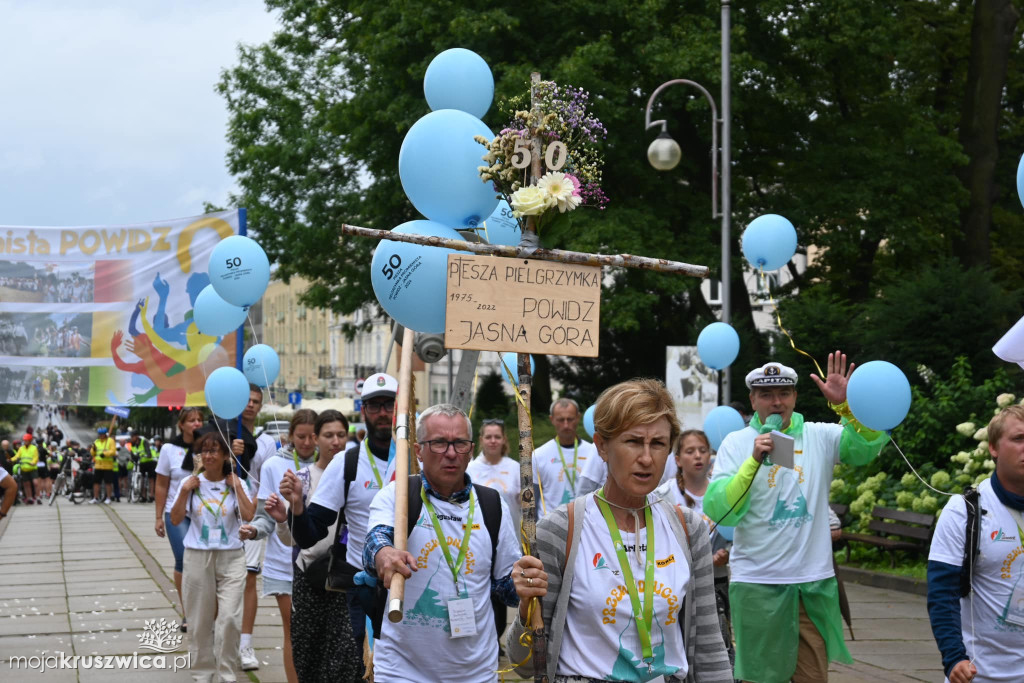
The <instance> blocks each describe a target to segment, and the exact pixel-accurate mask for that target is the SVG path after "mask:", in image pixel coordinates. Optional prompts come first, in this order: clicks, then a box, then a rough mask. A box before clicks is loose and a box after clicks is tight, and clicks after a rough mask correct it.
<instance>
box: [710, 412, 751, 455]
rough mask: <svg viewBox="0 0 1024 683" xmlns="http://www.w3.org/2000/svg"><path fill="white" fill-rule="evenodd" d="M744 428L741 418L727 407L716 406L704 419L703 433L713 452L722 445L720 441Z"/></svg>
mask: <svg viewBox="0 0 1024 683" xmlns="http://www.w3.org/2000/svg"><path fill="white" fill-rule="evenodd" d="M746 426H747V425H746V423H745V422H743V416H742V415H740V414H739V412H738V411H737V410H736V409H735V408H730V407H729V406H718V407H717V408H714V409H713V410H712V411H711V412H710V413H708V416H707V417H705V418H704V433H705V434H706V435H707V437H708V441H709V442H710V443H711V448H712V450H715V451H717V450H718V447H719V446H721V445H722V439H724V438H725V437H726V436H728V435H729V434H731V433H733V432H736V431H739V430H741V429H743V428H744V427H746Z"/></svg>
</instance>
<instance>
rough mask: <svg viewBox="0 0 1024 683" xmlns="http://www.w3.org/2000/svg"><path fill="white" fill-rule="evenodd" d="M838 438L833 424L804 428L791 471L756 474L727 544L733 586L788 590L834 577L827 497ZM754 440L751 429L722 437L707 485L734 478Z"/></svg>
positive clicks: (778, 469) (769, 470) (807, 424)
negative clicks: (776, 586) (745, 506)
mask: <svg viewBox="0 0 1024 683" xmlns="http://www.w3.org/2000/svg"><path fill="white" fill-rule="evenodd" d="M842 432H843V428H842V427H840V426H839V425H837V424H822V423H819V422H805V423H804V429H803V433H802V434H801V435H800V436H798V437H796V439H795V441H794V444H793V453H794V458H793V459H794V465H795V468H794V469H792V470H791V469H788V468H785V467H782V466H780V465H773V466H770V467H769V466H767V465H763V466H761V468H760V469H758V471H757V474H756V475H754V481H753V483H752V484H751V486H750V496H751V499H750V509H748V510H747V512H746V514H745V515H744V516H743V517H742V519H741V520H740V523H739V524H738V525H737V526H736V532H735V536H734V538H733V543H734V545H733V548H732V553H731V556H730V559H729V563H730V566H731V567H732V580H733V581H739V582H741V583H763V584H794V583H805V582H808V581H820V580H822V579H827V578H829V577H831V576H834V575H835V571H834V570H833V568H832V536H831V534H830V532H829V525H828V494H829V487H830V485H831V483H832V469H833V467H835V465H836V464H838V463H839V437H840V436H841V435H842ZM756 437H757V431H756V430H755V429H754V428H753V427H745V428H744V429H741V430H739V431H736V432H732V433H731V434H729V435H728V436H726V437H725V440H724V441H723V442H722V446H721V448H719V449H718V458H717V459H716V461H715V469H714V474H713V475H712V477H711V481H712V482H714V481H717V480H719V479H721V478H723V477H731V476H733V475H734V474H736V471H737V470H738V469H739V467H740V465H741V464H743V462H744V461H745V460H746V459H747V458H749V457H750V455H751V454H752V453H753V452H754V439H755V438H756Z"/></svg>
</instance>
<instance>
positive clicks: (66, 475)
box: [49, 455, 85, 505]
mask: <svg viewBox="0 0 1024 683" xmlns="http://www.w3.org/2000/svg"><path fill="white" fill-rule="evenodd" d="M80 462H81V459H80V458H78V457H73V456H71V455H66V456H64V462H63V463H61V468H60V474H58V475H57V478H56V479H55V480H54V482H53V490H52V491H51V492H50V502H49V504H50V505H53V501H54V500H56V498H57V496H60V495H66V496H67V498H68V500H70V501H71V502H72V503H74V504H75V505H78V504H79V503H81V502H82V501H83V500H85V492H84V491H83V490H82V487H81V485H80V482H79V480H80V479H81V477H80V476H79V471H80V470H81V464H80ZM76 484H78V485H77V486H76ZM76 489H77V490H76Z"/></svg>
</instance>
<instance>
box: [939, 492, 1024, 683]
mask: <svg viewBox="0 0 1024 683" xmlns="http://www.w3.org/2000/svg"><path fill="white" fill-rule="evenodd" d="M978 491H979V493H980V494H981V497H980V503H981V509H982V510H985V511H986V512H987V514H984V515H982V516H981V546H980V550H981V552H980V554H979V555H978V558H977V560H976V562H975V564H974V576H973V580H972V581H971V585H972V586H973V588H974V591H973V592H972V593H971V595H970V596H968V597H966V598H961V599H960V624H961V628H962V630H963V638H964V646H965V647H966V648H967V655H968V656H969V657H973V658H974V665H975V666H976V667H978V675H977V676H976V677H975V678H974V680H975V683H989V682H991V683H996V682H999V683H1010V681H1015V682H1016V681H1020V680H1022V679H1024V659H1022V658H1021V648H1022V646H1024V627H1021V626H1017V625H1015V624H1012V623H1009V622H1007V621H1006V620H1005V617H1006V616H1007V615H1008V613H1009V612H1010V611H1011V610H1013V609H1014V608H1016V613H1017V614H1019V615H1022V616H1024V604H1018V605H1013V604H1011V603H1012V600H1011V598H1012V596H1013V591H1014V589H1015V588H1016V589H1017V590H1024V545H1022V539H1021V534H1020V529H1018V522H1017V521H1016V520H1015V519H1014V518H1013V515H1011V514H1010V512H1009V510H1008V509H1007V508H1006V506H1005V505H1003V504H1002V503H1001V502H1000V501H999V499H998V498H997V497H996V494H995V492H994V491H993V490H992V482H991V481H989V480H988V479H986V480H985V481H983V482H982V483H981V485H980V486H978ZM966 525H967V506H966V504H965V503H964V499H963V496H953V497H952V498H950V499H949V502H948V503H946V507H945V508H943V510H942V515H940V516H939V521H938V523H937V524H936V525H935V534H934V535H933V536H932V547H931V551H930V552H929V553H928V559H929V560H935V561H937V562H945V563H946V564H951V565H953V566H956V567H961V566H963V560H964V533H965V529H966ZM1019 595H1021V594H1020V593H1018V596H1019ZM975 598H977V599H975ZM972 602H973V603H974V605H973V609H974V623H973V625H972V623H971V603H972ZM972 627H973V637H972Z"/></svg>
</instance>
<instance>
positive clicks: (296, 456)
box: [292, 447, 320, 472]
mask: <svg viewBox="0 0 1024 683" xmlns="http://www.w3.org/2000/svg"><path fill="white" fill-rule="evenodd" d="M319 459H320V449H319V448H318V449H316V450H315V451H313V462H316V461H317V460H319ZM292 460H294V461H295V471H296V472H298V471H299V470H301V469H302V465H301V464H299V453H298V451H296V450H295V448H294V447H293V448H292Z"/></svg>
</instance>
